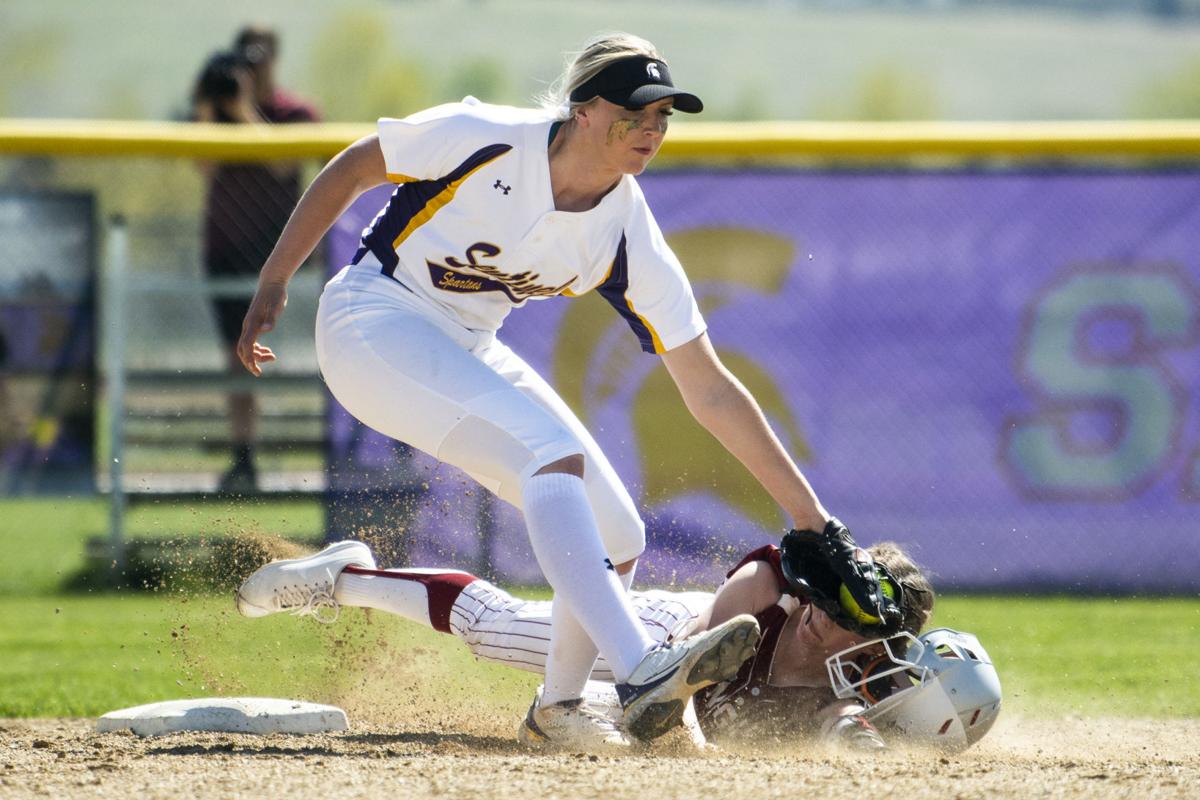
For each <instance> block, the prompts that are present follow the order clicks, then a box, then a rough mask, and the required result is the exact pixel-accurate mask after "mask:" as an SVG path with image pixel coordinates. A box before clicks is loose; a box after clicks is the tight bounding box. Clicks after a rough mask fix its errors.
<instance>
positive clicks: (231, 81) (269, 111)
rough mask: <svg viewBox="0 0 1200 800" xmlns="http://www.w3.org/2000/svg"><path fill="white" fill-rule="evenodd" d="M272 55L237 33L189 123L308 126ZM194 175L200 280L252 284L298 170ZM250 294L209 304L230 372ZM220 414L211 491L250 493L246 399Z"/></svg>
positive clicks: (255, 33) (237, 398) (243, 167)
mask: <svg viewBox="0 0 1200 800" xmlns="http://www.w3.org/2000/svg"><path fill="white" fill-rule="evenodd" d="M277 53H278V37H277V36H276V35H275V33H274V32H273V31H269V30H266V29H263V28H255V27H247V28H245V29H243V30H242V31H241V32H240V33H239V34H238V35H237V37H236V39H235V40H234V48H233V50H231V51H222V52H218V53H215V54H213V55H212V56H210V57H209V58H208V60H207V61H206V62H205V64H204V66H203V68H202V69H201V70H200V74H199V76H198V77H197V79H196V85H195V88H194V90H193V92H192V115H193V119H194V120H195V121H197V122H215V123H223V124H243V125H263V124H274V123H288V122H315V121H316V120H317V119H318V115H317V112H316V110H315V109H314V108H313V107H312V106H311V105H309V104H307V103H305V102H304V101H302V100H299V99H298V98H296V97H294V96H293V95H291V94H289V93H287V92H285V91H283V90H282V89H279V88H278V87H276V86H275V59H276V56H277ZM202 170H203V171H204V173H205V177H206V178H207V179H208V190H207V197H206V201H205V212H204V250H203V261H204V269H205V273H206V274H207V275H208V276H210V277H213V278H231V277H242V278H253V277H256V276H257V275H258V270H259V267H261V266H262V263H263V261H265V260H266V258H267V256H268V255H269V254H270V252H271V249H272V248H273V247H274V246H275V242H276V241H277V240H278V239H279V234H280V232H281V231H282V230H283V226H284V224H285V223H286V222H287V219H288V216H289V215H290V214H291V211H292V208H294V207H295V205H296V201H297V200H298V199H299V197H300V170H299V167H298V165H296V164H295V163H292V162H286V161H274V162H270V163H262V164H254V163H219V164H208V165H204V166H203V167H202ZM251 293H252V290H248V291H247V293H246V296H245V297H236V296H235V297H231V296H228V295H221V296H216V297H214V298H213V308H214V310H215V312H216V318H217V327H218V330H219V332H220V335H221V344H222V350H223V352H224V353H225V355H226V360H227V365H228V367H229V369H230V371H231V372H232V371H233V370H236V369H237V367H238V364H239V362H238V360H237V356H236V354H235V353H234V347H235V345H236V343H237V340H238V337H239V336H240V335H241V331H242V318H243V317H244V316H245V314H246V309H247V308H248V306H249V297H250V294H251ZM228 414H229V420H230V427H231V431H230V432H231V441H232V445H233V453H232V456H233V464H232V466H231V467H230V469H229V470H228V471H227V472H226V473H225V474H224V475H223V476H222V477H221V478H220V480H219V482H218V486H217V491H218V492H222V493H235V494H241V493H248V492H254V491H255V490H256V489H257V483H258V471H257V468H256V465H255V458H254V442H255V440H256V438H257V421H258V409H257V405H256V402H255V398H254V395H253V394H250V393H249V392H231V393H230V395H229V398H228Z"/></svg>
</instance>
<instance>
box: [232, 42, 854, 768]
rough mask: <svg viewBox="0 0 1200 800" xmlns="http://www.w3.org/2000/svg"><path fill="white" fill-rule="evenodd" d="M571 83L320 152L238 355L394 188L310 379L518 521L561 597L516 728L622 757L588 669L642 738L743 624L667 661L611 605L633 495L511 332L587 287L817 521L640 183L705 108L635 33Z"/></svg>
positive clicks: (666, 719)
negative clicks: (609, 674) (372, 192)
mask: <svg viewBox="0 0 1200 800" xmlns="http://www.w3.org/2000/svg"><path fill="white" fill-rule="evenodd" d="M563 83H564V84H565V85H564V93H565V94H564V96H563V97H562V102H561V104H560V105H557V106H556V107H555V108H554V110H553V111H535V110H521V109H515V108H508V107H498V106H492V105H486V104H482V103H477V102H468V101H464V102H462V103H453V104H449V105H443V106H438V107H436V108H433V109H430V110H428V111H425V112H421V113H419V114H414V115H413V116H411V117H408V118H406V119H403V120H392V119H384V120H381V121H380V123H379V130H378V134H376V135H373V136H369V137H367V138H365V139H363V140H360V141H359V142H356V143H355V144H353V145H351V146H350V147H349V148H347V149H346V150H345V151H343V152H342V153H341V154H340V155H338V156H337V157H336V158H334V159H333V160H332V161H331V162H330V163H329V164H328V165H327V166H326V167H325V169H324V170H322V172H321V173H320V174H319V175H318V176H317V178H316V179H315V180H314V182H313V184H312V186H310V187H309V189H308V191H307V192H306V193H305V195H304V197H303V198H302V199H301V201H300V203H299V205H298V206H297V208H296V210H295V212H294V213H293V215H292V218H291V220H290V221H289V223H288V225H287V227H286V228H285V230H284V232H283V235H282V236H281V237H280V240H279V243H278V245H277V246H276V248H275V250H274V252H273V253H272V254H271V256H270V258H269V259H268V260H267V262H266V264H265V265H264V266H263V270H262V274H261V276H260V280H259V288H258V291H257V293H256V295H255V298H254V300H253V302H252V305H251V308H250V310H249V312H248V313H247V316H246V322H245V326H244V330H243V334H242V338H241V340H240V341H239V343H238V354H239V356H240V358H241V360H242V362H243V363H244V364H245V366H246V368H247V369H248V370H249V371H250V372H251V373H253V374H255V375H258V374H261V367H260V364H261V363H263V362H268V361H273V360H274V359H275V355H274V353H273V352H272V351H271V350H270V349H269V348H267V347H265V346H263V345H262V344H260V343H259V342H258V341H257V340H258V337H259V336H260V335H261V334H262V333H264V332H266V331H269V330H271V328H272V327H273V326H274V324H275V321H276V319H277V317H278V316H279V314H280V313H281V312H282V309H283V306H284V304H285V303H286V286H287V282H288V280H289V279H290V278H291V276H292V275H293V274H294V273H295V271H296V269H298V268H299V265H300V264H301V263H302V262H303V261H304V259H305V258H307V256H308V255H309V254H310V253H311V252H312V249H313V248H314V247H315V246H316V244H317V242H318V241H319V240H320V238H321V237H322V236H323V235H324V233H325V231H327V230H328V228H329V227H330V226H331V225H332V223H333V222H334V221H335V220H336V219H337V217H338V216H339V215H340V214H341V213H342V212H343V211H344V210H345V209H346V208H347V207H348V206H349V205H350V203H351V202H353V200H354V199H355V198H356V197H357V196H358V195H359V194H361V193H362V192H363V191H366V190H367V189H369V188H371V187H372V186H375V185H378V184H380V183H383V182H385V181H389V180H390V181H392V182H394V183H396V184H398V186H397V189H396V190H395V192H394V193H393V195H392V197H391V199H390V201H389V202H388V204H387V206H386V207H385V208H384V209H383V210H382V211H381V212H380V214H379V215H378V216H377V217H376V218H375V220H374V221H373V222H372V224H371V225H370V226H369V227H368V228H367V230H366V231H365V232H364V235H363V239H362V246H361V247H360V249H359V251H358V253H357V254H356V256H355V258H354V260H353V261H354V263H352V264H351V265H350V266H348V267H347V268H345V269H344V270H343V271H342V272H340V273H339V274H338V275H337V276H336V277H335V278H334V279H333V280H331V281H330V282H329V284H328V285H327V287H326V290H325V292H324V294H323V295H322V298H321V302H320V307H319V311H318V316H317V356H318V361H319V364H320V368H321V372H322V374H323V376H324V378H325V380H326V382H327V383H328V385H329V388H330V390H331V392H332V393H333V395H334V396H335V397H336V398H337V400H338V402H340V403H341V404H342V405H343V406H344V407H345V408H346V409H347V410H348V411H349V412H350V413H351V414H353V415H354V416H355V417H357V418H358V419H359V420H361V421H362V422H363V423H365V424H367V425H369V426H371V427H372V428H375V429H376V430H379V431H381V432H383V433H385V434H387V435H388V436H391V437H393V438H395V439H398V440H401V441H404V442H407V443H408V444H411V445H413V446H415V447H418V448H420V449H421V450H423V451H425V452H427V453H429V454H431V455H433V456H435V457H437V458H438V459H441V460H442V461H445V462H447V463H450V464H453V465H454V466H457V467H460V468H462V469H463V470H465V471H466V472H467V473H469V474H470V475H472V476H473V477H475V478H476V479H477V480H479V481H480V483H482V484H483V485H485V486H487V487H488V488H489V489H491V490H492V491H493V492H495V493H497V494H498V495H499V496H500V497H503V498H504V499H506V500H508V501H509V502H511V503H513V504H514V505H516V506H517V507H519V508H521V509H522V511H523V513H524V516H525V521H526V524H527V527H528V529H529V535H530V541H531V544H532V546H533V551H534V554H535V556H536V557H537V560H538V563H539V565H540V567H541V568H542V571H543V573H544V574H545V576H546V579H547V581H548V582H549V583H550V585H551V587H552V588H553V589H554V591H555V598H556V601H557V602H555V603H554V613H553V620H552V623H553V624H552V634H551V642H550V645H549V653H548V655H547V659H546V684H545V689H544V693H543V694H542V696H541V697H540V699H539V700H538V701H537V702H536V706H535V708H534V709H533V711H532V712H531V715H530V718H531V719H535V720H536V721H537V724H538V726H539V730H540V731H541V732H542V733H543V734H544V737H543V738H545V739H548V740H551V741H553V742H554V743H556V744H563V745H569V746H573V747H591V746H598V747H604V746H617V747H621V746H625V745H627V744H628V741H629V740H628V739H627V737H626V733H625V731H624V730H622V729H616V728H614V727H613V726H611V725H609V724H607V722H606V720H602V719H597V718H594V717H593V716H590V715H589V714H588V713H587V711H586V708H584V707H583V706H582V705H581V704H580V703H579V702H578V700H579V697H580V695H581V692H582V690H583V687H584V684H585V682H586V680H587V677H588V675H589V673H590V672H591V669H592V665H593V663H594V662H595V659H596V656H597V652H599V653H602V654H603V655H604V657H605V660H606V661H607V663H608V664H609V665H610V666H611V668H612V670H613V672H614V675H615V677H616V679H617V681H618V687H619V690H620V692H621V696H622V701H623V703H624V704H625V708H626V723H627V725H626V727H627V729H628V730H629V731H631V732H632V734H633V735H634V736H636V737H639V738H653V737H654V736H657V735H659V734H661V733H662V732H663V731H665V730H667V729H668V728H669V727H671V726H672V725H673V724H674V723H675V722H676V721H677V720H678V718H679V714H680V713H681V711H682V708H683V706H684V705H685V703H686V700H687V698H688V697H689V696H690V695H691V693H693V692H695V691H696V690H698V689H700V688H702V687H703V686H706V685H711V684H712V683H713V682H716V681H719V680H726V679H728V678H729V677H731V676H732V675H733V674H734V673H736V672H737V670H738V668H739V666H740V663H741V661H742V660H744V659H745V658H746V657H748V656H749V655H750V653H751V652H753V639H754V638H755V637H756V636H757V624H756V623H755V622H754V620H753V618H751V617H746V616H743V617H739V618H735V619H732V620H730V621H729V622H728V623H726V624H725V625H723V626H720V627H719V628H716V629H714V630H713V631H708V632H706V633H704V634H702V635H700V636H698V637H692V638H689V639H686V640H684V641H683V642H681V643H678V644H676V645H672V646H668V647H664V646H662V645H659V644H657V643H656V642H655V641H654V640H653V639H652V638H651V637H650V636H649V635H648V634H647V632H646V630H645V627H644V626H643V625H642V624H641V623H640V622H639V620H638V618H637V615H636V613H635V610H634V609H633V607H632V606H631V605H630V602H629V600H628V597H627V595H626V592H627V590H628V588H629V585H630V583H631V581H632V577H633V567H634V564H635V561H636V559H637V557H638V556H639V554H640V553H641V552H642V550H643V547H644V541H645V538H644V526H643V523H642V521H641V519H640V517H639V516H638V513H637V510H636V508H635V506H634V503H633V500H632V499H631V498H630V496H629V494H628V492H626V490H625V489H624V487H623V486H622V485H621V483H620V481H619V480H618V478H617V476H616V474H615V472H614V471H613V469H612V467H611V466H610V464H609V463H608V461H607V459H606V458H605V457H604V455H603V453H601V451H600V449H599V447H597V445H596V442H595V441H594V440H593V439H592V437H591V436H590V435H589V434H588V432H587V431H586V430H585V429H584V427H583V425H582V424H581V423H580V422H579V420H578V419H577V418H576V417H575V415H574V414H573V413H572V412H571V411H570V409H569V408H567V406H566V405H565V403H563V401H562V400H561V399H560V398H559V397H558V396H557V395H556V394H555V392H554V391H553V389H551V388H550V387H549V386H548V385H547V384H546V382H545V381H544V380H543V379H542V378H541V377H540V376H538V375H537V374H536V373H535V372H534V371H533V370H532V369H531V368H530V367H529V366H528V365H527V364H526V363H525V362H524V361H522V360H521V358H520V357H518V356H517V355H516V354H514V353H513V352H512V351H511V350H509V349H508V348H507V347H506V346H505V345H504V344H503V343H501V342H500V341H499V340H498V339H497V338H496V332H497V330H498V329H499V328H500V325H501V323H502V321H503V320H504V317H505V316H506V315H507V314H508V313H509V312H510V311H511V310H512V309H513V308H515V307H519V306H522V305H524V304H525V303H526V302H529V301H531V300H539V299H545V298H549V297H555V296H559V295H566V296H568V297H569V296H575V295H579V294H583V293H584V292H588V291H591V290H596V291H599V292H600V293H601V294H602V295H603V296H604V297H605V298H606V299H607V300H608V301H609V302H610V303H611V304H612V305H613V306H614V308H615V309H616V310H617V312H618V313H619V314H621V316H623V317H624V318H625V319H626V320H627V321H628V323H629V325H630V326H631V328H632V329H633V331H634V333H635V334H636V335H637V338H638V340H639V342H640V344H641V346H642V348H643V349H644V350H646V351H648V352H652V353H657V354H659V355H660V356H661V357H662V358H663V359H664V362H665V365H666V366H667V368H668V370H669V372H670V373H671V375H672V377H673V378H674V379H675V382H676V384H677V385H678V387H679V389H680V391H681V393H682V395H683V397H684V400H685V401H686V403H687V405H688V407H689V409H690V410H691V411H692V413H693V414H694V415H695V416H696V418H697V419H698V420H699V421H700V422H701V423H702V424H703V425H704V426H705V427H706V428H708V430H709V431H711V432H712V433H713V434H714V435H715V436H716V437H717V438H718V439H719V440H720V441H721V442H722V443H723V444H724V445H725V446H726V447H727V448H728V449H729V450H730V452H731V453H733V454H734V455H735V456H736V457H738V458H739V459H740V460H741V461H742V462H743V463H744V464H745V465H746V466H747V468H749V469H750V471H751V472H752V473H753V474H754V475H755V476H756V477H757V478H758V480H759V481H760V482H761V483H762V484H763V486H764V487H765V488H766V489H767V490H768V491H769V492H770V493H771V494H772V496H773V497H775V498H776V499H777V500H778V501H779V502H780V504H781V505H782V506H783V507H784V509H785V510H786V511H787V512H789V513H790V514H791V515H792V517H793V518H794V519H795V520H796V525H797V527H798V528H801V529H810V530H812V531H820V530H822V528H823V527H824V526H825V525H826V523H827V521H828V520H829V515H828V514H827V513H826V512H825V510H824V509H823V508H822V507H821V505H820V503H819V502H818V500H817V498H816V496H815V494H814V493H813V491H812V489H811V488H810V487H809V485H808V483H807V481H806V480H805V479H804V477H803V475H801V473H800V471H799V470H798V469H797V467H796V465H795V463H794V462H793V461H792V459H791V458H790V457H789V456H788V454H787V453H786V452H785V451H784V449H783V447H782V446H781V444H780V443H779V441H778V439H777V437H776V436H775V435H774V433H773V432H772V431H771V429H770V427H769V425H768V424H767V422H766V419H765V417H764V416H763V414H762V412H761V410H760V409H759V407H758V404H757V403H756V402H755V401H754V399H753V398H752V397H751V396H750V395H749V393H748V392H747V391H746V390H745V389H744V388H743V387H742V386H741V384H740V383H738V382H737V380H736V379H735V378H734V377H733V376H732V375H730V374H729V373H728V372H727V371H726V370H725V368H724V367H723V366H722V365H721V363H720V361H719V360H718V358H717V356H716V354H715V352H714V350H713V348H712V346H711V345H710V343H709V341H708V338H707V335H706V334H705V325H704V321H703V319H702V317H701V315H700V313H699V311H698V309H697V307H696V303H695V300H694V298H693V295H692V291H691V289H690V286H689V284H688V281H687V278H686V276H685V274H684V272H683V269H682V268H681V266H680V264H679V261H678V260H677V259H676V257H675V256H674V254H673V253H672V252H671V250H670V248H669V247H668V246H667V244H666V242H665V241H664V239H663V236H662V233H661V231H660V230H659V228H658V226H657V224H656V223H655V221H654V218H653V215H652V214H651V213H650V210H649V209H648V208H647V206H646V203H645V199H644V197H643V196H642V193H641V191H640V189H639V188H638V185H637V182H636V180H635V179H634V176H635V175H637V174H639V173H640V172H641V171H642V170H643V169H645V167H646V165H647V164H648V163H649V162H650V160H651V159H652V158H653V157H654V155H655V154H656V153H657V152H658V149H659V147H660V145H661V144H662V140H663V136H664V134H665V132H666V128H667V120H668V117H669V115H670V114H671V113H672V110H673V109H674V110H679V111H686V112H698V111H700V110H701V108H702V105H701V102H700V100H699V99H698V98H696V97H695V96H694V95H691V94H688V93H686V92H683V91H681V90H679V89H677V88H675V87H674V85H673V83H672V82H671V77H670V74H669V72H668V70H667V66H666V64H665V63H664V62H663V61H662V60H661V58H660V57H659V56H658V54H657V52H655V50H654V49H653V46H652V45H650V44H649V43H648V42H645V41H644V40H641V39H638V38H636V37H632V36H629V35H627V34H617V35H606V36H602V37H599V38H597V39H595V40H593V41H592V42H590V43H589V44H588V45H587V46H586V48H585V50H584V51H583V52H582V53H581V54H580V55H579V56H578V57H577V58H576V59H575V60H574V62H573V63H572V64H571V66H570V67H569V68H568V71H567V73H566V75H565V76H564V81H563ZM843 530H844V529H843ZM347 558H348V559H349V558H351V557H350V556H349V555H348V556H347ZM343 566H344V565H343ZM252 605H253V603H252V602H251V601H250V600H248V599H247V598H244V597H243V598H241V599H240V600H239V606H240V607H242V608H243V610H247V609H249V607H250V606H252ZM722 643H725V644H726V645H727V646H726V647H724V648H722V647H721V645H722ZM729 645H731V646H729Z"/></svg>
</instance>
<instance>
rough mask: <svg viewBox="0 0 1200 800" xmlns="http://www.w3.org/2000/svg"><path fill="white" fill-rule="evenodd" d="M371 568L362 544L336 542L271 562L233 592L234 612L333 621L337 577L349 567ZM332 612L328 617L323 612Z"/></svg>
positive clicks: (250, 615) (335, 607) (253, 615)
mask: <svg viewBox="0 0 1200 800" xmlns="http://www.w3.org/2000/svg"><path fill="white" fill-rule="evenodd" d="M352 564H353V565H354V566H357V567H365V568H366V569H375V557H374V556H372V555H371V549H370V548H369V547H367V546H366V545H365V544H363V543H362V542H349V541H347V542H337V543H336V544H331V545H329V546H328V547H326V548H325V549H324V550H322V551H321V552H319V553H315V554H314V555H311V556H307V557H305V558H290V559H284V560H281V561H272V562H271V563H270V564H267V565H266V566H265V567H260V568H259V569H258V570H257V571H256V572H255V573H254V574H253V575H251V576H250V577H249V578H247V579H246V580H245V582H243V583H242V585H241V588H239V589H238V591H237V610H238V613H240V614H241V615H242V616H243V617H265V616H266V615H268V614H275V613H278V612H280V611H287V612H290V613H292V614H294V615H296V616H298V617H303V616H305V615H312V617H313V618H314V619H316V620H317V621H318V622H326V623H330V622H334V621H335V620H337V616H338V610H339V606H338V603H337V601H336V600H334V599H333V589H334V585H335V584H336V583H337V579H338V575H340V574H342V570H344V569H345V568H346V567H348V566H350V565H352ZM327 608H329V609H332V610H333V611H332V616H331V615H329V614H327V613H323V610H324V609H327Z"/></svg>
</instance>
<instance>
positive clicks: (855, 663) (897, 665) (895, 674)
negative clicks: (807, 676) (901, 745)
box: [825, 628, 1000, 750]
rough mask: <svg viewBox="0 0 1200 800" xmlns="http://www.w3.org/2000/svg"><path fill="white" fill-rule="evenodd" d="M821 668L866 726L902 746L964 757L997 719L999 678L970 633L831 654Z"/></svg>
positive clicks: (940, 633) (944, 632)
mask: <svg viewBox="0 0 1200 800" xmlns="http://www.w3.org/2000/svg"><path fill="white" fill-rule="evenodd" d="M880 645H882V648H883V653H882V655H881V654H880V653H879V646H880ZM825 666H826V668H827V670H828V671H829V680H830V682H831V683H832V685H833V690H834V693H835V694H836V695H837V696H838V697H840V698H843V699H850V698H855V699H858V700H859V701H860V702H862V703H863V704H864V705H865V706H866V711H865V712H863V716H864V717H866V718H867V719H868V720H870V722H871V723H872V724H873V725H875V726H876V727H877V728H879V729H880V730H881V731H886V730H893V731H896V732H898V733H900V734H901V735H902V736H904V737H905V738H906V739H907V740H909V741H913V742H917V743H922V744H931V745H934V746H936V747H940V748H943V749H946V750H965V749H966V748H968V747H970V746H971V745H973V744H974V743H975V742H977V741H979V740H980V739H981V738H983V735H984V734H985V733H987V732H988V730H989V729H990V728H991V727H992V724H993V723H994V722H995V721H996V717H997V716H998V715H999V714H1000V676H999V675H997V674H996V668H995V667H994V666H993V665H992V660H991V658H990V657H989V656H988V654H987V651H986V650H984V649H983V645H982V644H980V643H979V639H977V638H976V637H975V636H974V635H972V634H970V633H963V632H962V631H956V630H951V629H950V628H938V629H936V630H932V631H928V632H926V633H923V634H921V635H920V636H919V637H917V636H913V635H912V634H910V633H901V634H899V635H897V636H893V637H891V638H889V639H876V640H875V641H872V642H867V643H865V644H861V645H857V646H855V647H851V648H848V649H846V650H843V651H841V652H840V653H835V654H834V655H832V656H830V657H829V658H828V659H827V660H826V662H825Z"/></svg>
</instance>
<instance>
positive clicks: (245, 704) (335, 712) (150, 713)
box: [96, 697, 350, 736]
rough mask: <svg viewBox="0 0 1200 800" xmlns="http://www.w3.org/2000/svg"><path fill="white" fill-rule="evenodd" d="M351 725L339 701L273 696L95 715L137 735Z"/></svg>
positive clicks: (322, 729)
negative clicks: (325, 703) (321, 702)
mask: <svg viewBox="0 0 1200 800" xmlns="http://www.w3.org/2000/svg"><path fill="white" fill-rule="evenodd" d="M349 727H350V726H349V724H348V723H347V721H346V712H345V711H343V710H342V709H340V708H337V707H336V706H323V705H319V704H317V703H304V702H301V701H299V700H279V699H274V698H269V697H206V698H200V699H196V700H167V701H164V702H161V703H149V704H148V705H144V706H135V707H134V708H126V709H122V710H120V711H110V712H109V713H107V714H105V715H104V716H103V717H101V718H100V719H98V720H97V721H96V730H97V731H99V732H100V733H108V732H110V731H122V730H129V731H132V732H133V733H135V734H137V735H138V736H160V735H162V734H164V733H175V732H177V731H217V732H223V733H326V732H329V731H344V730H347V729H348V728H349Z"/></svg>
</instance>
